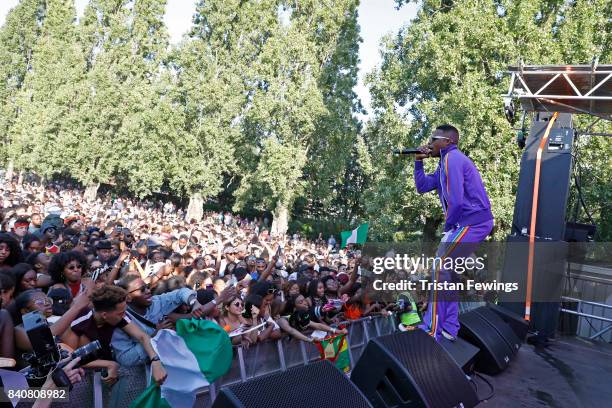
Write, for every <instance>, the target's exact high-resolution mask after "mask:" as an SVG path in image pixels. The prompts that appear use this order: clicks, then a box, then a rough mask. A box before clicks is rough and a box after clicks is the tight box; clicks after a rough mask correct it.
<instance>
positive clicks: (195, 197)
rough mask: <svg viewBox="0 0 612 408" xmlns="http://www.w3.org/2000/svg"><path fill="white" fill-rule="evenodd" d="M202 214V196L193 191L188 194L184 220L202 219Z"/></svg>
mask: <svg viewBox="0 0 612 408" xmlns="http://www.w3.org/2000/svg"><path fill="white" fill-rule="evenodd" d="M203 216H204V198H202V194H200V193H193V194H191V196H189V206H188V207H187V215H186V216H185V220H186V221H187V222H191V220H196V221H197V222H199V221H201V220H202V217H203Z"/></svg>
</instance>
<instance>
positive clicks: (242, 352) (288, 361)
mask: <svg viewBox="0 0 612 408" xmlns="http://www.w3.org/2000/svg"><path fill="white" fill-rule="evenodd" d="M347 330H348V332H349V333H348V336H347V340H348V353H349V359H350V367H351V369H352V368H353V367H354V365H355V363H356V362H357V360H359V357H360V356H361V353H362V352H363V349H364V348H365V346H366V344H367V343H368V341H369V340H370V339H372V338H376V337H379V336H384V335H385V334H390V333H393V332H394V331H395V330H397V323H396V319H395V316H385V317H383V316H375V317H365V318H362V319H358V320H354V321H351V322H350V324H349V325H348V326H347ZM319 359H320V354H319V351H318V349H317V347H316V346H315V345H314V344H312V343H305V342H303V341H300V340H295V339H293V338H291V337H288V336H284V337H283V338H282V339H280V340H276V341H269V342H263V343H259V344H256V345H254V346H252V347H249V348H248V349H247V348H244V347H242V346H235V347H234V358H233V359H232V366H231V368H230V369H229V371H228V372H227V373H226V374H225V375H224V376H223V377H221V378H219V379H218V380H217V381H215V382H214V383H213V384H211V385H210V386H209V387H205V388H202V389H200V390H198V391H197V392H196V402H195V404H194V407H198V408H200V407H206V408H208V407H210V406H211V405H212V402H213V401H214V400H215V397H216V396H217V392H218V391H219V390H220V389H221V388H224V387H228V386H230V385H233V384H237V383H241V382H244V381H248V380H250V379H252V378H255V377H259V376H262V375H266V374H271V373H276V372H279V371H285V370H287V369H289V368H292V367H296V366H300V365H305V364H308V363H311V362H314V361H317V360H319ZM120 378H121V379H120V381H119V382H117V383H116V384H115V385H114V386H113V390H112V391H113V392H112V395H111V392H109V390H108V388H107V387H104V386H103V385H102V383H101V380H100V373H99V372H96V373H92V372H89V373H88V374H87V376H86V378H85V380H84V381H83V382H82V383H80V384H77V385H76V386H75V387H74V389H73V390H72V392H71V393H70V402H69V403H61V404H55V403H54V404H53V405H52V406H53V407H63V408H72V407H75V408H83V407H93V408H127V407H129V405H130V403H131V401H133V400H134V399H136V397H138V395H139V394H140V393H141V392H142V391H143V390H144V388H145V387H146V378H147V374H146V373H145V370H144V366H138V367H132V368H130V369H123V368H122V370H121V371H120ZM19 406H20V407H22V406H31V405H30V404H27V405H26V404H24V405H22V404H20V405H19Z"/></svg>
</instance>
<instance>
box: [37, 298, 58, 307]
mask: <svg viewBox="0 0 612 408" xmlns="http://www.w3.org/2000/svg"><path fill="white" fill-rule="evenodd" d="M34 304H35V305H36V306H53V299H51V298H44V299H36V300H35V301H34Z"/></svg>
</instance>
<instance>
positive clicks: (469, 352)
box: [438, 337, 480, 374]
mask: <svg viewBox="0 0 612 408" xmlns="http://www.w3.org/2000/svg"><path fill="white" fill-rule="evenodd" d="M438 344H440V345H441V346H442V348H443V349H444V350H446V352H447V353H448V354H449V355H450V356H451V357H452V359H453V360H455V363H457V365H458V366H459V367H461V369H462V370H463V372H464V373H466V374H471V373H472V372H473V371H474V363H475V362H476V355H477V354H478V352H479V351H480V350H479V349H478V348H477V347H474V346H473V345H472V344H470V343H468V342H467V341H465V340H463V339H462V338H460V337H457V338H456V339H455V340H454V341H450V340H446V339H445V338H444V337H442V338H441V339H440V341H439V342H438Z"/></svg>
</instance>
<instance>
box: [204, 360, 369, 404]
mask: <svg viewBox="0 0 612 408" xmlns="http://www.w3.org/2000/svg"><path fill="white" fill-rule="evenodd" d="M264 407H265V408H284V407H317V408H338V407H351V408H353V407H355V408H372V406H371V405H370V403H369V402H368V400H367V399H366V398H365V396H364V395H363V394H362V393H361V391H359V389H358V388H357V387H356V386H355V385H354V384H353V383H352V382H350V381H349V379H348V378H347V377H346V376H345V375H344V374H343V373H342V372H340V370H338V369H337V368H336V367H334V365H333V364H332V363H330V362H329V361H319V362H316V363H312V364H308V365H305V366H301V367H296V368H292V369H289V370H287V371H285V372H281V373H275V374H271V375H267V376H263V377H258V378H254V379H252V380H250V381H247V382H244V383H241V384H236V385H232V386H229V387H228V388H224V389H222V390H221V391H220V392H219V395H218V396H217V398H216V399H215V402H214V403H213V405H212V408H264Z"/></svg>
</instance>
